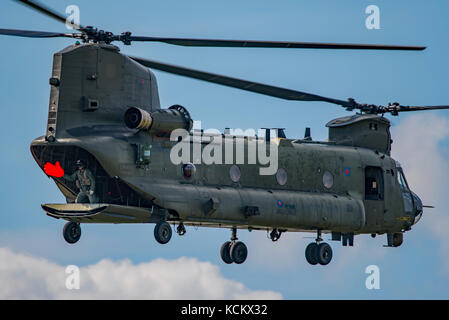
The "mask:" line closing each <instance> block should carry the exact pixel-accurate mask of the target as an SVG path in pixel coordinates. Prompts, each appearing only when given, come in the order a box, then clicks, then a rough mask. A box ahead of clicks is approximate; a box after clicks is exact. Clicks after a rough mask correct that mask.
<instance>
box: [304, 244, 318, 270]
mask: <svg viewBox="0 0 449 320" xmlns="http://www.w3.org/2000/svg"><path fill="white" fill-rule="evenodd" d="M306 260H307V262H308V263H310V264H311V265H316V264H317V263H318V244H316V243H315V242H312V243H309V245H308V246H307V247H306Z"/></svg>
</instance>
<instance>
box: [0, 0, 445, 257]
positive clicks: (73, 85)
mask: <svg viewBox="0 0 449 320" xmlns="http://www.w3.org/2000/svg"><path fill="white" fill-rule="evenodd" d="M16 1H17V2H20V3H21V4H24V5H26V6H28V7H30V8H32V9H35V10H37V11H39V12H40V13H42V14H45V15H47V16H50V17H52V18H54V19H55V20H57V21H59V22H62V23H65V22H66V17H64V16H63V15H62V14H60V13H58V12H56V11H54V10H52V9H50V8H48V7H46V6H44V5H43V4H41V3H39V2H37V1H27V0H16ZM0 34H2V35H9V36H20V37H30V38H54V37H65V38H71V39H73V40H75V41H76V42H75V43H74V44H72V45H70V46H68V47H66V48H64V49H62V50H61V51H59V52H56V53H55V54H54V55H53V68H52V74H51V77H50V79H49V84H50V99H49V109H48V120H47V127H46V133H45V135H43V136H41V137H39V138H36V139H34V140H33V141H32V142H31V146H30V151H31V154H32V156H33V158H34V160H35V161H36V163H37V164H38V166H39V167H40V168H41V170H42V171H43V172H44V173H45V174H46V175H47V176H48V177H50V178H52V179H53V181H54V182H55V184H56V186H57V187H58V188H59V190H60V191H61V193H62V194H63V195H64V196H65V198H66V203H63V204H57V203H56V204H55V203H49V204H42V209H43V210H44V211H45V212H46V214H47V215H48V216H50V217H52V218H55V219H63V220H66V221H67V223H66V224H65V226H64V228H63V237H64V239H65V240H66V241H67V242H68V243H70V244H74V243H76V242H77V241H78V240H79V239H80V237H81V226H80V225H81V224H82V223H114V224H119V223H154V224H155V227H154V237H155V240H156V241H157V242H158V243H160V244H166V243H168V242H169V241H170V240H171V237H172V233H173V232H172V226H171V224H173V226H174V228H175V231H176V233H177V234H178V235H180V236H183V235H184V234H185V233H186V226H196V227H210V228H229V229H230V231H231V237H230V240H229V241H226V242H224V243H223V245H222V246H221V248H220V256H221V258H222V260H223V262H224V263H226V264H232V263H235V264H241V263H243V262H245V261H246V259H247V256H248V248H247V247H246V245H245V244H244V243H243V242H242V241H239V240H238V237H237V231H238V230H244V229H246V230H249V231H253V230H260V231H266V232H267V233H268V234H269V238H270V239H271V240H272V241H278V240H279V239H280V238H281V235H282V234H283V233H285V232H314V233H316V238H315V241H313V242H311V243H310V244H308V246H307V247H306V249H305V258H306V260H307V262H308V263H310V264H311V265H318V264H319V265H327V264H329V263H330V262H331V260H332V256H333V251H332V248H331V246H330V245H329V244H328V243H326V242H324V241H323V234H330V235H331V240H332V241H338V242H341V244H342V245H343V246H353V245H354V236H356V235H361V234H370V235H371V236H372V237H375V236H376V235H384V234H386V236H387V244H386V246H387V247H398V246H400V245H401V244H402V243H403V235H404V233H405V232H407V231H410V230H411V227H412V226H413V225H414V224H416V223H417V222H418V221H419V220H420V219H421V217H422V215H423V210H424V208H425V207H431V206H425V205H423V203H422V201H421V199H420V198H419V197H418V195H417V194H415V193H414V192H413V191H412V190H411V188H410V186H409V185H408V183H407V180H406V177H405V174H404V170H403V169H402V168H401V166H400V164H399V162H398V161H396V160H394V159H393V158H392V157H391V145H392V138H391V134H390V121H389V120H388V119H387V118H386V117H385V115H386V114H391V115H392V116H397V115H399V113H401V112H414V111H423V110H440V109H449V106H448V105H441V106H405V105H401V104H399V103H390V104H388V105H386V106H381V105H374V104H360V103H358V102H356V101H355V100H354V99H352V98H350V99H348V100H340V99H334V98H328V97H324V96H320V95H315V94H311V93H307V92H302V91H298V90H292V89H285V88H281V87H276V86H272V85H267V84H263V83H257V82H253V81H248V80H243V79H237V78H232V77H228V76H224V75H219V74H213V73H210V72H205V71H200V70H195V69H190V68H185V67H181V66H176V65H171V64H167V63H163V62H159V61H154V60H150V59H144V58H139V57H133V56H128V55H126V54H123V53H121V52H120V49H119V48H118V47H117V46H115V45H113V44H112V43H113V42H115V41H120V42H122V43H123V44H124V45H131V43H132V42H134V41H139V42H163V43H167V44H171V45H177V46H194V47H237V48H238V47H246V48H248V47H251V48H286V49H287V48H288V49H310V48H312V49H346V50H412V51H421V50H424V49H425V47H420V46H393V45H372V44H336V43H312V42H284V41H283V42H281V41H250V40H219V39H189V38H174V37H166V38H163V37H147V36H134V35H133V34H132V33H131V32H128V31H127V32H123V33H121V34H114V33H112V32H109V31H104V30H99V29H97V28H95V27H92V26H82V25H77V26H75V30H74V32H72V33H59V32H43V31H31V30H16V29H0ZM151 69H154V70H159V71H164V72H168V73H171V74H175V75H179V76H184V77H188V78H193V79H198V80H203V81H207V82H211V83H215V84H219V85H224V86H228V87H232V88H237V89H241V90H246V91H250V92H254V93H259V94H263V95H267V96H272V97H277V98H280V99H286V100H293V101H321V102H328V103H331V104H334V105H337V106H340V107H343V108H344V109H346V110H347V111H350V112H355V113H354V114H351V115H349V116H344V117H340V118H337V119H333V120H331V121H329V122H328V123H327V125H326V126H327V127H328V130H329V137H328V140H327V141H315V140H313V139H312V137H311V134H310V129H309V128H307V129H306V132H305V135H304V138H296V139H290V138H287V137H286V135H285V132H284V130H283V129H282V128H268V129H265V134H264V135H255V136H250V135H244V134H242V135H238V134H234V133H231V132H230V131H229V130H226V131H225V132H223V133H219V134H217V133H205V132H203V131H201V130H200V131H198V130H194V129H192V124H193V119H192V118H191V116H190V113H189V111H188V110H187V109H186V108H185V107H183V106H181V105H173V106H171V107H169V108H167V109H162V108H161V104H160V100H159V95H158V86H157V79H156V77H155V75H154V73H153V72H152V71H151ZM222 140H224V141H225V143H224V144H223V143H221V142H220V141H222ZM229 146H230V147H229ZM175 148H179V149H180V150H181V149H182V150H184V151H186V150H187V153H188V154H194V153H195V149H196V151H199V152H200V153H201V154H202V155H203V156H200V158H204V153H206V154H208V153H209V155H211V156H212V157H214V156H216V155H217V154H218V153H220V154H221V153H223V154H225V153H226V152H227V151H229V150H230V149H231V150H235V153H232V154H231V161H225V163H222V162H220V163H217V162H213V161H212V163H203V162H202V161H196V160H198V159H196V160H195V159H193V158H188V157H184V155H185V154H183V157H182V159H181V160H180V161H173V155H174V154H175V155H176V154H178V153H177V152H173V150H174V149H175ZM227 148H230V149H227ZM238 148H240V149H239V150H243V151H244V152H247V153H248V158H250V155H251V152H250V151H251V150H253V151H254V150H256V149H257V152H259V151H263V152H266V151H270V155H271V154H272V153H273V152H275V153H276V155H277V157H276V159H275V160H276V161H275V170H274V171H273V172H271V173H270V174H265V175H264V174H261V170H262V169H267V168H266V166H265V164H266V163H262V161H259V160H256V161H255V162H253V163H249V161H248V163H245V162H244V161H243V162H242V161H240V162H239V161H238V159H237V158H238V152H237V151H238V150H237V149H238ZM211 150H212V151H211ZM263 152H262V153H263ZM178 155H179V154H178ZM265 155H266V154H265ZM77 160H78V161H82V162H83V163H85V164H86V165H85V166H86V167H88V168H89V170H90V172H91V173H92V175H93V177H94V181H95V196H96V201H95V202H93V203H91V202H90V201H77V200H78V197H77V195H78V193H79V189H80V186H79V184H78V183H75V182H74V181H69V180H68V179H65V178H64V177H65V175H64V173H65V171H67V172H75V169H74V168H73V164H74V163H75V162H76V161H77ZM200 160H201V159H200Z"/></svg>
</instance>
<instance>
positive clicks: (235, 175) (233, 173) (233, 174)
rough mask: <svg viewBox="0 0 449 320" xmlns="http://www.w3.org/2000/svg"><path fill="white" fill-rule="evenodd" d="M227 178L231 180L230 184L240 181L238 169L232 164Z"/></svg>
mask: <svg viewBox="0 0 449 320" xmlns="http://www.w3.org/2000/svg"><path fill="white" fill-rule="evenodd" d="M229 177H230V178H231V180H232V182H239V181H240V168H239V167H238V166H236V165H235V164H233V165H232V166H231V167H230V168H229Z"/></svg>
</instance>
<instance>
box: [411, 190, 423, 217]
mask: <svg viewBox="0 0 449 320" xmlns="http://www.w3.org/2000/svg"><path fill="white" fill-rule="evenodd" d="M412 196H413V204H414V208H413V211H414V214H415V220H414V221H413V224H416V223H418V221H419V220H420V219H421V217H422V213H423V204H422V201H421V199H420V198H419V197H418V195H417V194H416V193H414V192H413V191H412Z"/></svg>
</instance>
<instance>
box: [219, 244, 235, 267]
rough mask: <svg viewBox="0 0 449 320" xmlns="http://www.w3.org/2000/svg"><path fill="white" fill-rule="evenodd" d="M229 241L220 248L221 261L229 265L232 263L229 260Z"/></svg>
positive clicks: (230, 259)
mask: <svg viewBox="0 0 449 320" xmlns="http://www.w3.org/2000/svg"><path fill="white" fill-rule="evenodd" d="M231 245H232V242H231V241H226V242H225V243H223V245H222V246H221V248H220V255H221V259H222V260H223V262H224V263H227V264H231V263H233V262H234V260H232V258H231Z"/></svg>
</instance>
